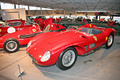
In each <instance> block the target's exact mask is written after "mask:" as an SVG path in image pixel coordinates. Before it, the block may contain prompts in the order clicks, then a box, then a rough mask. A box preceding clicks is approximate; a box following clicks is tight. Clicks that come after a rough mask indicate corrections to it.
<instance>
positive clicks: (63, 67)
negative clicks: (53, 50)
mask: <svg viewBox="0 0 120 80" xmlns="http://www.w3.org/2000/svg"><path fill="white" fill-rule="evenodd" d="M68 50H73V51H74V52H75V60H74V62H73V64H72V65H70V66H68V67H65V66H64V65H63V64H62V57H63V55H64V54H65V52H66V51H68ZM76 59H77V51H76V49H75V48H73V47H68V48H66V49H64V50H63V51H62V52H61V54H60V55H59V57H58V59H57V62H56V66H57V67H58V68H60V69H61V70H67V69H69V68H71V67H72V66H73V65H74V64H75V62H76Z"/></svg>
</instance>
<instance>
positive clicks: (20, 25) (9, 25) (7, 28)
mask: <svg viewBox="0 0 120 80" xmlns="http://www.w3.org/2000/svg"><path fill="white" fill-rule="evenodd" d="M29 27H32V25H30V24H29V25H28V24H26V23H25V20H21V19H20V20H7V21H6V22H5V23H4V24H2V25H1V26H0V37H2V36H3V35H6V34H9V33H13V32H16V31H19V30H23V29H26V28H29Z"/></svg>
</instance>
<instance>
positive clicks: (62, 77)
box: [0, 36, 120, 80]
mask: <svg viewBox="0 0 120 80" xmlns="http://www.w3.org/2000/svg"><path fill="white" fill-rule="evenodd" d="M25 49H26V47H21V48H20V49H19V51H18V52H15V53H11V54H9V53H6V52H5V51H4V50H3V49H0V80H120V37H118V36H116V37H115V42H114V44H113V46H112V47H111V48H110V49H104V48H101V49H99V50H97V51H96V52H94V53H93V54H90V55H88V56H78V58H77V61H76V63H75V65H74V66H73V67H72V68H71V69H69V70H66V71H62V70H60V69H59V68H57V67H56V65H52V66H48V67H41V66H38V65H36V64H34V62H32V60H31V58H30V57H29V56H28V55H27V54H26V51H25ZM18 64H19V65H20V67H21V68H23V69H24V73H23V74H22V75H21V77H17V76H16V75H15V73H16V72H17V71H18Z"/></svg>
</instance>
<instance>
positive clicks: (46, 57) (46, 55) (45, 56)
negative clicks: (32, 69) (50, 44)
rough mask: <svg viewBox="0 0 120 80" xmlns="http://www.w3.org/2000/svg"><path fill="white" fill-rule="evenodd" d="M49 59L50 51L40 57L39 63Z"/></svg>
mask: <svg viewBox="0 0 120 80" xmlns="http://www.w3.org/2000/svg"><path fill="white" fill-rule="evenodd" d="M49 59H50V51H46V52H45V54H44V55H43V56H42V58H41V61H42V62H45V61H47V60H49Z"/></svg>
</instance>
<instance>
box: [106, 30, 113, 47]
mask: <svg viewBox="0 0 120 80" xmlns="http://www.w3.org/2000/svg"><path fill="white" fill-rule="evenodd" d="M110 35H112V37H113V41H112V44H111V45H110V46H108V39H109V37H108V39H107V42H106V44H105V47H106V49H109V48H110V47H111V46H112V45H113V42H114V34H113V33H112V32H111V33H110V34H109V36H110Z"/></svg>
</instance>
